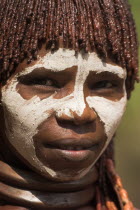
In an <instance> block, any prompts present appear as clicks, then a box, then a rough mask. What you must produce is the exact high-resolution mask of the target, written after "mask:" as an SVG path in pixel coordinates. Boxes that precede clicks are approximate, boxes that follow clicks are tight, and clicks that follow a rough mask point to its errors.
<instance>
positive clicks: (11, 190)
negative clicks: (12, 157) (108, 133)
mask: <svg viewBox="0 0 140 210" xmlns="http://www.w3.org/2000/svg"><path fill="white" fill-rule="evenodd" d="M0 168H1V170H0V197H1V199H0V200H3V201H4V202H5V203H6V204H7V205H9V204H10V205H18V206H22V207H26V208H31V207H32V208H36V209H51V210H52V209H54V210H55V209H65V210H67V209H78V208H80V207H83V206H86V205H88V204H90V203H91V201H92V202H93V200H94V192H95V191H94V189H95V187H94V186H95V182H96V181H97V179H98V175H97V170H96V169H95V168H94V169H93V170H92V171H91V172H90V173H89V174H87V175H86V176H85V177H83V178H82V179H80V180H77V181H72V182H62V183H60V182H52V181H49V180H47V179H45V178H44V177H42V176H40V175H37V174H36V173H33V172H32V171H29V170H28V171H27V170H22V169H19V168H17V167H14V166H10V165H8V164H7V163H5V162H4V161H0Z"/></svg>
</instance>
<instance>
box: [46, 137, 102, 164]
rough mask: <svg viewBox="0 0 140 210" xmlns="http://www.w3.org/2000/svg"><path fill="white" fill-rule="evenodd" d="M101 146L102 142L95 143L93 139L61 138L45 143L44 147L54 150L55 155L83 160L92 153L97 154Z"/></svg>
mask: <svg viewBox="0 0 140 210" xmlns="http://www.w3.org/2000/svg"><path fill="white" fill-rule="evenodd" d="M99 146H100V142H99V141H98V142H95V141H94V143H93V140H91V139H59V140H55V141H53V142H49V143H48V142H47V143H44V147H45V148H46V149H47V150H48V149H49V150H50V151H53V152H54V153H55V155H60V156H61V157H63V158H65V159H69V160H72V161H82V160H85V159H87V158H89V156H91V154H93V153H94V154H95V153H96V152H97V150H98V148H99Z"/></svg>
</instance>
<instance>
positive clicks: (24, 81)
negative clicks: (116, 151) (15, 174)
mask: <svg viewBox="0 0 140 210" xmlns="http://www.w3.org/2000/svg"><path fill="white" fill-rule="evenodd" d="M43 54H44V51H41V52H40V56H43ZM35 63H36V61H34V62H32V63H31V64H26V61H24V62H23V63H21V64H20V65H19V66H18V68H17V70H16V72H15V74H14V75H13V76H12V77H11V78H10V79H9V81H8V82H7V84H6V88H8V86H9V84H10V83H11V81H12V78H13V77H14V76H15V75H16V74H17V73H20V72H22V71H23V70H24V69H25V68H27V67H29V66H33V65H34V64H35ZM76 73H77V67H76V66H73V67H72V68H68V69H65V70H64V71H63V72H57V73H56V72H52V71H48V72H47V71H46V70H43V69H42V70H41V69H37V70H34V71H33V72H32V73H30V74H28V75H25V76H21V77H20V78H18V85H17V87H16V88H17V91H18V93H19V94H20V96H21V97H22V98H23V99H25V100H27V101H28V100H30V99H31V98H33V97H34V96H38V97H39V98H40V99H41V100H43V99H45V98H48V97H49V96H51V95H52V94H53V93H54V92H55V91H56V92H57V94H55V99H61V98H63V97H65V96H68V95H69V94H71V93H72V92H73V90H74V85H75V79H76ZM44 78H45V79H44ZM114 81H115V83H114ZM123 83H124V80H123V79H121V78H118V77H117V76H116V75H115V74H114V75H113V74H112V73H108V72H104V73H102V74H100V75H98V74H96V73H95V72H91V73H90V74H89V76H88V77H87V79H86V81H85V83H84V88H83V94H84V100H85V101H86V97H88V96H100V97H104V98H106V99H109V100H111V101H118V100H120V99H121V98H122V97H123V95H124V90H123ZM116 84H117V85H116ZM73 116H74V117H73V118H72V117H69V116H67V115H65V114H64V115H61V116H56V115H55V113H53V114H52V115H51V116H50V117H49V118H48V119H46V120H45V121H44V122H43V123H42V124H40V125H39V127H38V133H37V134H36V135H35V136H34V137H33V140H34V146H35V150H36V154H37V156H38V158H39V160H40V161H41V162H42V163H43V164H44V165H46V166H48V165H49V166H53V169H54V170H55V171H63V170H64V169H66V171H65V173H64V175H62V177H61V176H60V177H59V182H62V185H63V182H64V181H65V182H66V181H74V180H78V179H77V178H76V177H77V173H78V171H80V170H82V169H83V168H88V166H90V165H91V164H92V162H93V160H96V158H98V156H99V154H100V152H101V150H102V149H103V148H104V145H105V142H106V139H107V136H106V133H105V130H104V124H103V122H102V121H101V120H100V118H99V116H98V115H97V113H96V112H95V111H94V110H93V109H91V108H90V107H89V106H88V104H87V103H86V107H85V109H84V111H83V113H82V115H81V116H79V115H77V114H76V113H73ZM1 118H4V113H3V110H1ZM3 122H4V120H3ZM3 130H5V125H4V124H1V125H0V132H1V133H2V137H1V138H2V142H3V144H2V147H3V148H5V147H6V145H8V148H9V150H10V152H9V154H8V158H7V162H9V163H12V164H13V161H12V160H11V159H12V157H13V154H12V153H15V154H16V157H15V160H16V159H18V160H21V162H20V161H17V164H16V165H20V167H22V166H23V167H25V168H26V165H27V167H29V168H31V169H33V170H34V171H36V172H37V173H38V174H40V172H39V170H37V169H36V168H34V167H33V166H32V165H30V164H29V163H28V162H27V161H26V160H25V159H23V157H22V156H20V154H19V153H18V152H17V151H16V150H15V149H14V148H13V146H12V145H9V141H8V139H7V137H6V135H5V133H4V132H3ZM64 144H65V146H66V147H69V148H70V146H71V145H75V147H77V145H80V146H81V145H83V146H85V145H86V144H90V145H92V146H93V145H95V146H94V147H91V148H90V149H89V151H87V155H84V156H76V155H75V154H76V151H73V155H72V156H70V155H69V154H68V155H63V154H62V153H61V151H57V150H58V148H61V146H62V145H64ZM2 147H1V150H2ZM59 150H60V149H59ZM68 150H72V149H68ZM11 151H12V152H11ZM3 156H4V155H3ZM29 156H30V154H29ZM29 158H30V157H29ZM58 162H59V164H58ZM92 170H94V167H92V169H91V170H89V171H88V172H87V173H86V179H85V180H88V176H89V178H90V174H91V171H92ZM66 174H67V175H68V178H67V179H65V177H66ZM41 175H43V176H44V174H41ZM95 176H96V170H95ZM45 177H46V178H47V179H52V178H50V176H47V175H45ZM85 180H84V177H83V179H82V180H81V183H80V182H79V185H80V184H82V182H84V181H85ZM55 181H58V180H55ZM94 182H95V180H94ZM87 184H88V183H87ZM85 185H86V184H85ZM77 189H78V188H77V186H76V185H75V189H74V190H75V191H76V190H77ZM57 190H58V191H59V190H61V189H60V188H59V187H58V189H57ZM67 191H69V189H67ZM82 196H83V198H84V196H86V197H87V198H88V196H90V193H89V194H85V195H84V194H83V195H82ZM81 200H82V199H81ZM79 202H80V201H79ZM79 205H80V204H79ZM0 209H3V210H4V209H6V210H9V209H10V210H11V209H14V210H24V209H26V208H22V207H11V206H10V207H9V206H5V207H0ZM66 209H69V208H66ZM77 210H94V208H93V207H92V206H90V205H86V206H85V207H81V208H77Z"/></svg>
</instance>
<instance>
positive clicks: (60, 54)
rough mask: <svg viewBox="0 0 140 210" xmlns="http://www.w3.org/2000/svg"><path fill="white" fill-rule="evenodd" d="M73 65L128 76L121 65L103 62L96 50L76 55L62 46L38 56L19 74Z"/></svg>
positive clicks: (60, 69)
mask: <svg viewBox="0 0 140 210" xmlns="http://www.w3.org/2000/svg"><path fill="white" fill-rule="evenodd" d="M72 66H78V67H79V66H81V68H83V71H87V72H89V71H95V72H96V73H101V72H105V71H108V72H111V73H114V74H117V75H118V76H119V77H120V78H125V77H126V71H124V69H123V68H122V67H120V66H117V65H112V64H109V63H105V62H103V61H102V60H101V59H100V58H99V57H98V55H97V54H96V53H95V52H92V53H87V54H86V53H85V54H82V53H78V55H77V56H75V51H74V50H69V49H63V48H60V49H59V50H57V51H56V52H55V53H51V52H48V53H47V54H46V55H45V56H44V57H38V61H37V63H36V64H35V65H33V66H31V67H27V68H26V69H25V70H24V71H23V72H21V73H20V74H19V75H26V74H28V73H30V72H32V71H33V70H34V69H38V68H45V69H46V70H47V69H49V70H52V71H54V72H59V71H63V70H65V69H67V68H71V67H72Z"/></svg>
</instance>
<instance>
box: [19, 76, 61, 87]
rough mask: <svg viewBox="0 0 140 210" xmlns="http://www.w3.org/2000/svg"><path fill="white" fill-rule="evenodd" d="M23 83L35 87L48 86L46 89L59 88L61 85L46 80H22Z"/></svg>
mask: <svg viewBox="0 0 140 210" xmlns="http://www.w3.org/2000/svg"><path fill="white" fill-rule="evenodd" d="M20 82H21V83H23V84H25V85H30V86H32V85H34V86H46V87H54V88H59V85H58V84H57V82H56V81H55V80H52V79H49V78H46V79H38V78H37V79H29V80H27V81H26V80H25V81H24V80H21V81H20Z"/></svg>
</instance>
